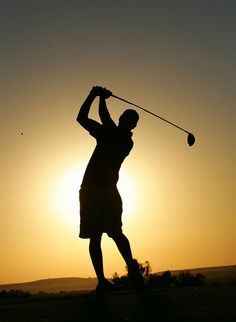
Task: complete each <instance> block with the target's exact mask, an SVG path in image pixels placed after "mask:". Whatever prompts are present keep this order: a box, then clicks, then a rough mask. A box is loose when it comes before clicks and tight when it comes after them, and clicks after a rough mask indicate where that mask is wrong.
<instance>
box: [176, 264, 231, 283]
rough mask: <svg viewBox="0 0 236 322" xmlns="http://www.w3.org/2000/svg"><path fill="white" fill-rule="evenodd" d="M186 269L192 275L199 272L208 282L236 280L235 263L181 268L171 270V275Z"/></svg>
mask: <svg viewBox="0 0 236 322" xmlns="http://www.w3.org/2000/svg"><path fill="white" fill-rule="evenodd" d="M185 271H188V272H190V273H191V274H193V275H196V274H198V273H201V274H203V275H204V276H205V279H206V282H208V283H214V282H215V283H222V284H223V283H231V282H232V281H234V282H236V265H230V266H217V267H203V268H194V269H186V270H185V269H183V270H178V271H177V270H176V271H171V272H172V274H173V275H177V274H179V273H180V272H185Z"/></svg>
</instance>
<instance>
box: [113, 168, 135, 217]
mask: <svg viewBox="0 0 236 322" xmlns="http://www.w3.org/2000/svg"><path fill="white" fill-rule="evenodd" d="M117 187H118V189H119V192H120V195H121V198H122V201H123V212H124V215H123V219H124V220H126V219H128V218H130V217H131V216H132V215H133V214H134V212H135V208H136V205H137V198H138V191H137V187H136V185H135V181H134V180H133V178H132V176H130V175H128V174H127V173H126V172H123V171H122V170H121V172H120V178H119V182H118V185H117Z"/></svg>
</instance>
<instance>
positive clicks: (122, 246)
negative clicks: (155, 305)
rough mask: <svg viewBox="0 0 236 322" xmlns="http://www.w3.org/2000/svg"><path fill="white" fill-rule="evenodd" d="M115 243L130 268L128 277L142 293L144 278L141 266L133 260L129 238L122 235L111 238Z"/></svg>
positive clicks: (118, 234)
mask: <svg viewBox="0 0 236 322" xmlns="http://www.w3.org/2000/svg"><path fill="white" fill-rule="evenodd" d="M111 237H112V239H113V240H114V241H115V243H116V245H117V247H118V249H119V251H120V253H121V255H122V257H123V258H124V260H125V262H126V265H127V267H128V276H129V279H130V281H131V283H132V284H133V286H134V288H135V289H136V290H137V291H142V290H143V288H144V280H143V276H142V274H141V272H140V270H139V264H138V262H137V261H136V259H133V256H132V252H131V248H130V243H129V240H128V238H127V237H126V236H125V235H124V234H123V233H122V232H120V233H117V234H114V235H112V236H111Z"/></svg>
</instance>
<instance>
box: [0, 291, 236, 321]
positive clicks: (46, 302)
mask: <svg viewBox="0 0 236 322" xmlns="http://www.w3.org/2000/svg"><path fill="white" fill-rule="evenodd" d="M16 321H17V322H75V321H77V322H87V321H96V322H100V321H101V322H108V321H109V322H113V321H114V322H121V321H124V322H125V321H132V322H135V321H142V322H149V321H159V322H167V321H171V322H180V321H183V322H213V321H214V322H217V321H220V322H231V321H232V322H233V321H236V286H203V287H199V288H193V287H188V288H182V287H181V288H171V289H150V290H146V291H144V292H143V293H136V292H134V291H116V292H114V293H110V294H105V295H97V294H96V293H93V292H89V293H88V292H87V293H80V294H60V295H53V296H45V295H44V296H32V297H29V298H22V299H1V300H0V322H16Z"/></svg>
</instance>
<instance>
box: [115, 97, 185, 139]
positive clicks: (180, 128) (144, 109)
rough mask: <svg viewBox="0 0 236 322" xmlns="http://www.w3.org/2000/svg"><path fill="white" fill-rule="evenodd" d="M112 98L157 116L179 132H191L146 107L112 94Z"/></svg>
mask: <svg viewBox="0 0 236 322" xmlns="http://www.w3.org/2000/svg"><path fill="white" fill-rule="evenodd" d="M111 96H112V97H114V98H117V99H119V100H121V101H123V102H125V103H128V104H130V105H133V106H135V107H138V108H140V109H141V110H143V111H145V112H147V113H149V114H151V115H153V116H155V117H157V118H159V119H161V120H162V121H165V122H167V123H169V124H170V125H173V126H175V127H177V128H178V129H179V130H181V131H184V132H186V133H190V132H189V131H187V130H185V129H183V128H182V127H180V126H178V125H176V124H175V123H172V122H170V121H168V120H167V119H165V118H164V117H161V116H160V115H157V114H155V113H153V112H151V111H149V110H147V109H146V108H144V107H141V106H139V105H137V104H134V103H132V102H129V101H127V100H125V99H123V98H121V97H119V96H116V95H114V94H112V95H111Z"/></svg>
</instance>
